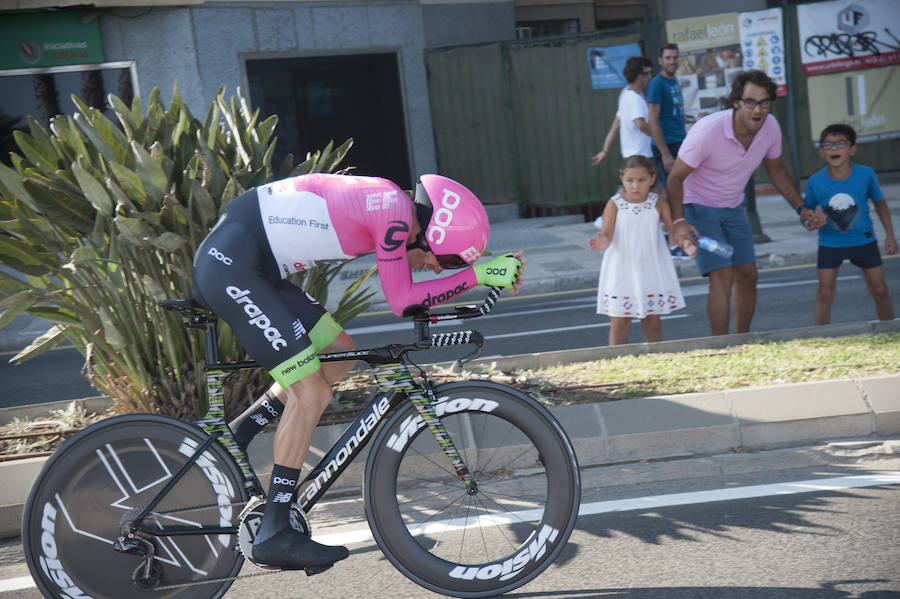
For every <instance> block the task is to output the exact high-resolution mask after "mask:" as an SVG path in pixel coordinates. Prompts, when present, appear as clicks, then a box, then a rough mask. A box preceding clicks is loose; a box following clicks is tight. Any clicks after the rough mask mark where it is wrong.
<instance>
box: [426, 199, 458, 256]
mask: <svg viewBox="0 0 900 599" xmlns="http://www.w3.org/2000/svg"><path fill="white" fill-rule="evenodd" d="M459 201H460V197H459V194H458V193H454V192H452V191H450V190H449V189H445V190H444V195H443V197H441V204H442V205H441V207H440V208H438V209H437V210H435V211H434V216H433V217H431V227H430V228H429V229H428V241H429V242H430V243H436V244H438V245H440V244H442V243H444V237H446V236H447V230H446V227H449V226H450V223H451V222H453V210H454V209H455V208H456V207H457V206H459Z"/></svg>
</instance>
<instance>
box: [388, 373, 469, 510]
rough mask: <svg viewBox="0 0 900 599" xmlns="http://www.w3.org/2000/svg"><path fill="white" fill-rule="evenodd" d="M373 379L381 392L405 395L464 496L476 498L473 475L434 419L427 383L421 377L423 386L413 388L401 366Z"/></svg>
mask: <svg viewBox="0 0 900 599" xmlns="http://www.w3.org/2000/svg"><path fill="white" fill-rule="evenodd" d="M375 379H376V380H377V381H378V385H379V386H380V387H381V388H383V389H388V388H390V389H397V390H399V391H402V392H403V393H405V394H406V396H407V397H408V398H409V399H410V401H412V403H413V405H414V406H415V408H416V411H417V412H418V413H419V416H421V417H422V421H423V422H424V423H425V426H427V427H428V430H429V431H431V434H432V435H434V440H435V441H437V444H438V445H439V446H440V448H441V450H442V451H443V452H444V455H445V456H447V459H448V460H449V461H450V465H451V466H452V467H453V470H454V472H456V476H457V477H458V478H459V480H461V481H462V482H463V484H464V485H465V486H466V493H468V494H469V495H475V494H477V493H478V483H477V482H475V479H474V478H473V477H472V473H471V472H469V467H468V466H467V465H466V463H465V462H464V461H463V459H462V456H461V455H460V453H459V451H458V450H457V449H456V445H455V444H454V443H453V439H451V438H450V435H449V434H448V433H447V429H446V428H445V427H444V423H443V422H441V419H440V418H439V417H438V415H437V410H435V404H436V403H437V401H436V400H435V397H434V391H433V390H432V389H431V384H430V383H429V382H428V380H427V379H425V378H424V377H423V381H422V384H421V385H418V384H416V383H415V381H413V379H412V375H411V374H410V372H409V368H408V367H407V366H406V364H402V363H400V364H391V365H388V366H383V367H379V368H377V369H376V370H375Z"/></svg>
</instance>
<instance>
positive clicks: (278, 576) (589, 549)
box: [0, 441, 900, 599]
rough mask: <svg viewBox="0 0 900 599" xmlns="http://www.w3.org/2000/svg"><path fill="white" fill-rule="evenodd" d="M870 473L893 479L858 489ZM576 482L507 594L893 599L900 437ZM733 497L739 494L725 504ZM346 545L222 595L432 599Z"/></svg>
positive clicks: (603, 470)
mask: <svg viewBox="0 0 900 599" xmlns="http://www.w3.org/2000/svg"><path fill="white" fill-rule="evenodd" d="M892 452H893V453H892ZM877 476H887V477H891V478H890V480H891V481H892V482H891V484H874V483H873V482H870V481H868V479H865V478H864V480H862V482H860V479H861V478H863V477H870V478H872V477H877ZM583 477H584V478H583V487H584V493H583V498H582V509H581V514H582V515H581V516H580V517H579V520H578V523H577V526H576V529H575V532H574V533H573V535H572V537H571V540H570V542H569V545H568V546H567V548H566V549H565V551H564V552H563V553H562V554H561V557H560V559H559V560H558V561H557V563H556V564H554V565H553V566H551V567H550V568H549V569H548V570H547V571H545V572H544V573H543V574H542V575H541V576H539V577H538V578H537V579H535V580H534V581H532V582H530V583H529V584H527V585H525V586H524V587H522V588H520V589H518V590H517V591H515V592H512V593H509V594H507V595H505V597H510V598H518V599H524V598H537V597H546V598H552V599H587V598H592V599H593V598H598V599H600V598H602V599H612V598H615V599H706V598H709V599H889V598H894V599H896V598H898V597H900V552H898V551H897V538H900V510H898V509H897V505H898V502H900V442H897V441H895V442H893V443H892V444H887V443H886V444H882V445H875V446H873V445H871V441H870V442H868V444H863V445H860V446H853V447H847V446H846V445H845V444H844V445H837V446H836V445H831V446H820V447H810V448H799V449H789V450H777V451H767V452H760V453H756V454H746V453H745V454H728V455H721V456H712V457H706V458H696V459H690V460H674V461H664V462H651V463H637V464H625V465H618V466H612V467H597V468H589V469H585V470H584V471H583ZM829 481H831V482H829ZM835 481H843V482H837V483H836V482H835ZM855 485H859V486H858V487H856V488H854V486H855ZM737 492H741V493H743V495H744V496H745V498H743V499H731V500H729V499H727V498H726V495H727V494H729V493H732V494H733V493H737ZM613 502H615V503H613ZM611 506H614V507H611ZM647 506H650V507H647ZM338 521H340V522H341V524H342V525H346V526H350V527H351V528H360V529H365V527H366V524H365V520H364V516H363V512H362V506H361V504H360V502H359V500H358V499H357V498H355V497H346V498H343V499H336V500H330V501H326V502H324V503H323V504H320V505H319V506H317V507H316V509H315V510H314V511H313V513H312V514H311V523H312V526H313V532H314V534H315V533H316V530H317V529H318V530H329V529H330V527H332V526H334V525H335V524H336V523H337V522H338ZM350 549H351V555H350V558H349V559H348V560H346V561H345V562H342V563H340V564H338V565H337V566H335V568H333V569H332V570H329V571H327V572H325V573H323V574H320V575H317V576H314V577H306V576H304V575H303V574H301V573H261V571H260V570H258V569H256V568H255V567H253V566H250V565H245V567H244V569H243V570H242V572H241V576H240V578H239V579H238V580H237V581H236V582H235V584H234V585H233V586H232V588H231V590H230V591H229V592H228V594H227V595H226V599H227V598H228V597H252V598H254V599H264V598H273V599H275V598H277V599H286V598H299V597H316V598H321V599H329V598H342V599H344V598H350V597H367V596H371V595H372V592H373V590H375V589H377V590H378V591H380V592H379V593H378V594H379V595H384V596H389V597H391V598H392V599H393V598H397V599H406V598H409V599H412V598H415V599H421V598H423V597H438V595H435V594H433V593H430V592H428V591H425V590H423V589H421V588H419V587H418V586H416V585H414V584H413V583H411V582H410V581H408V580H406V579H405V578H404V577H403V576H402V575H401V574H400V573H399V572H398V571H396V570H395V569H394V568H393V567H392V566H391V565H390V564H389V563H388V562H387V560H386V559H385V558H384V557H383V555H382V554H381V552H380V551H379V550H378V548H377V547H376V546H375V545H374V543H372V542H371V541H368V542H357V543H353V544H351V545H350ZM27 576H28V573H27V568H26V566H25V564H24V562H23V559H22V555H21V546H20V545H18V543H17V542H15V541H13V542H7V543H5V544H3V545H0V598H2V599H12V598H13V597H15V598H17V599H18V598H21V599H32V598H37V597H39V596H40V595H39V593H38V592H37V590H36V589H35V588H34V587H31V586H29V581H28V578H27ZM4 590H6V592H4ZM135 596H138V595H137V594H136V595H135Z"/></svg>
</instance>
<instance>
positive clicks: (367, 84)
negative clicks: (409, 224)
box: [247, 53, 412, 189]
mask: <svg viewBox="0 0 900 599" xmlns="http://www.w3.org/2000/svg"><path fill="white" fill-rule="evenodd" d="M247 80H248V83H249V85H250V99H251V102H252V103H253V106H255V107H257V108H259V109H260V113H261V114H260V116H261V117H268V116H269V115H272V114H276V115H278V127H277V128H276V130H275V131H276V135H277V136H278V145H277V147H276V154H275V164H276V165H277V164H280V162H281V160H282V159H283V158H284V157H285V156H287V154H289V153H292V154H294V158H295V159H296V161H297V162H301V161H302V160H303V158H304V157H305V156H306V153H307V152H311V151H315V150H318V149H321V148H324V147H325V145H326V144H327V143H328V142H329V141H334V143H335V145H338V144H341V143H343V142H345V141H346V140H347V139H348V138H351V137H352V138H353V147H352V148H351V150H350V153H349V154H348V155H347V158H346V160H345V161H344V165H345V166H353V167H355V170H354V172H355V173H357V174H361V175H375V176H379V177H385V178H387V179H390V180H392V181H394V182H395V183H397V184H398V185H400V186H401V187H402V188H404V189H409V188H410V187H411V183H412V181H411V176H410V168H409V154H408V151H407V145H406V126H405V120H404V116H403V98H402V95H401V92H400V75H399V70H398V65H397V55H396V54H393V53H390V54H364V55H346V56H317V57H308V58H278V59H264V60H262V59H261V60H248V61H247Z"/></svg>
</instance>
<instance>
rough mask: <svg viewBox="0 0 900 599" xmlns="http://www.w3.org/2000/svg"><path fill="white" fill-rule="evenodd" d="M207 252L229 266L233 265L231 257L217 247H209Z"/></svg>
mask: <svg viewBox="0 0 900 599" xmlns="http://www.w3.org/2000/svg"><path fill="white" fill-rule="evenodd" d="M207 253H208V254H209V255H210V256H212V257H213V258H215V259H216V260H218V261H219V262H221V263H223V264H227V265H228V266H231V263H232V262H231V258H229V257H228V256H226V255H225V254H223V253H222V252H220V251H219V250H217V249H216V248H209V251H208V252H207Z"/></svg>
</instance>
